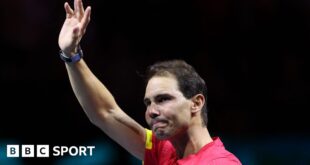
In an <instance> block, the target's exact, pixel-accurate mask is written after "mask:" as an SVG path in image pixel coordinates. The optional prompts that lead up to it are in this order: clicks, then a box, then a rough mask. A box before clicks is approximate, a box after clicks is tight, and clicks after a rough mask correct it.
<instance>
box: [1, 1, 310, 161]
mask: <svg viewBox="0 0 310 165" xmlns="http://www.w3.org/2000/svg"><path fill="white" fill-rule="evenodd" d="M63 3H64V1H60V0H58V1H40V0H14V1H1V2H0V18H1V19H0V20H1V25H0V46H1V50H2V53H1V62H0V81H1V86H0V91H1V92H0V95H1V101H0V103H1V108H0V142H1V143H0V164H6V163H7V164H13V161H16V163H21V164H36V163H37V162H39V163H40V164H42V163H43V164H57V163H58V164H61V163H63V164H70V163H68V162H70V161H71V160H67V161H68V162H65V160H64V159H65V158H49V159H35V158H34V159H9V160H8V159H6V158H4V157H5V150H4V149H5V145H6V144H10V143H17V144H50V145H87V144H90V145H93V144H96V145H98V148H100V147H101V149H102V150H100V151H102V152H99V151H98V152H97V154H98V155H97V156H98V157H99V158H101V159H104V160H105V161H107V160H108V159H109V158H111V160H110V162H108V163H107V162H106V163H104V162H103V161H104V160H102V163H103V164H117V163H119V162H123V164H124V162H125V163H126V164H135V163H130V162H131V160H132V159H133V158H132V157H131V156H130V155H129V154H128V153H127V152H126V151H124V150H123V149H122V148H120V147H119V146H118V145H117V144H116V143H114V142H112V140H111V139H109V138H108V137H107V136H106V135H105V134H104V133H103V132H101V131H100V130H99V129H98V128H96V127H95V126H94V125H92V124H91V123H90V122H89V120H88V119H87V117H86V115H85V114H84V112H83V111H82V109H81V107H80V105H79V104H78V102H77V100H76V98H75V96H74V94H73V92H72V90H71V87H70V84H69V81H68V77H67V73H66V70H65V66H64V64H63V62H62V61H61V60H60V59H59V56H58V51H59V48H58V44H57V40H58V34H59V31H60V29H61V26H62V23H63V21H64V19H65V12H64V9H63ZM70 4H72V2H70ZM84 4H85V5H91V6H92V17H91V18H92V19H91V23H90V24H89V27H88V30H87V33H86V35H85V37H84V38H83V40H82V43H81V45H82V48H83V50H84V52H85V58H84V59H85V61H86V62H87V63H88V65H89V67H90V68H91V69H92V71H93V72H94V73H95V75H97V77H98V78H99V79H100V80H102V82H103V83H104V84H105V85H106V86H107V87H108V88H109V89H110V91H111V92H112V94H113V95H114V96H115V98H116V100H117V101H118V103H119V105H120V106H121V108H123V109H124V111H126V113H128V114H129V115H130V116H132V117H133V118H134V119H135V120H137V121H138V122H139V123H141V124H142V125H143V126H145V127H146V126H147V125H146V123H145V121H144V111H145V108H144V105H143V102H142V100H143V95H144V83H143V79H142V78H141V77H140V76H139V75H140V74H142V73H143V71H144V70H145V68H146V67H147V66H148V65H149V64H152V63H154V62H156V61H158V60H165V59H173V58H181V59H184V60H186V61H187V62H188V63H190V64H192V65H193V66H194V67H195V68H196V70H197V71H198V72H199V73H200V75H201V76H202V77H203V78H204V79H205V80H206V82H207V86H208V100H207V101H208V107H209V126H208V127H209V130H210V132H211V135H212V136H220V137H222V140H223V141H224V143H225V144H226V147H227V148H228V150H230V151H232V152H233V153H235V154H236V155H237V156H238V157H239V158H240V159H241V161H242V162H243V163H244V164H250V165H257V164H264V165H265V164H273V165H274V164H298V165H299V164H309V163H310V159H309V153H310V149H309V145H310V140H309V137H310V136H309V119H308V115H306V114H307V111H309V92H310V85H309V72H308V69H309V54H310V51H309V50H310V49H309V45H310V42H309V41H310V33H309V32H310V3H309V2H308V1H306V0H296V1H287V0H284V1H275V0H269V1H267V0H256V1H254V0H244V1H242V0H236V1H228V0H216V1H215V0H214V1H210V0H193V1H190V0H186V1H185V0H181V1H176V0H167V1H163V0H157V1H156V0H144V1H142V0H131V1H127V0H117V1H115V0H105V1H99V0H97V1H89V0H87V1H84ZM104 152H106V154H104ZM113 153H114V154H113ZM107 154H110V155H114V156H115V157H114V159H112V158H113V156H109V157H103V158H102V155H107ZM68 159H70V157H69V158H68ZM101 159H98V161H99V162H100V161H101ZM91 160H95V158H94V157H93V158H89V160H88V161H91ZM8 161H11V162H10V163H8ZM62 161H63V162H62ZM72 161H73V160H72ZM86 161H87V160H86ZM64 162H65V163H64ZM78 162H79V163H81V164H83V161H80V160H79V161H78ZM133 162H135V160H134V159H133ZM73 163H74V164H78V163H77V162H73ZM86 164H87V163H86ZM88 164H89V163H88ZM90 164H92V163H90Z"/></svg>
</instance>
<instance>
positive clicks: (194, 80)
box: [146, 60, 208, 126]
mask: <svg viewBox="0 0 310 165" xmlns="http://www.w3.org/2000/svg"><path fill="white" fill-rule="evenodd" d="M169 75H173V76H175V78H176V80H177V82H178V86H179V90H180V91H181V92H182V93H183V95H184V97H185V98H187V99H189V98H191V97H193V96H195V95H196V94H203V96H204V97H205V99H206V100H207V86H206V83H205V81H204V80H203V79H202V78H201V77H200V76H199V74H198V73H197V72H196V70H195V69H194V68H193V67H192V66H191V65H189V64H188V63H186V62H185V61H183V60H169V61H161V62H157V63H155V64H153V65H151V66H149V67H148V69H147V72H146V82H148V81H149V80H150V79H151V78H152V77H154V76H169ZM201 111H202V112H201V117H202V119H203V123H202V124H203V125H204V126H206V125H207V121H208V116H207V106H206V103H205V104H204V105H203V107H202V110H201Z"/></svg>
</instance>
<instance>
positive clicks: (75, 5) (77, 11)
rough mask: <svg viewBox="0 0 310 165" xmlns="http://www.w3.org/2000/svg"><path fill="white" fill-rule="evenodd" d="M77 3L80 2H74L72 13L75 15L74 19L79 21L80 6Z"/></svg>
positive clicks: (76, 0)
mask: <svg viewBox="0 0 310 165" xmlns="http://www.w3.org/2000/svg"><path fill="white" fill-rule="evenodd" d="M79 1H81V0H74V13H75V16H76V18H77V19H79V20H80V18H81V15H80V13H81V12H80V10H81V9H80V5H79Z"/></svg>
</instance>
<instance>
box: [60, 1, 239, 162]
mask: <svg viewBox="0 0 310 165" xmlns="http://www.w3.org/2000/svg"><path fill="white" fill-rule="evenodd" d="M64 7H65V11H66V20H65V22H64V25H63V27H62V29H61V32H60V35H59V41H58V43H59V47H60V49H61V50H62V51H61V53H60V56H61V59H63V60H64V61H65V63H66V68H67V71H68V75H69V79H70V83H71V86H72V88H73V91H74V93H75V95H76V97H77V99H78V101H79V102H80V104H81V106H82V108H83V110H84V111H85V113H86V115H87V116H88V118H89V119H90V121H91V122H92V123H93V124H95V125H96V126H98V127H99V128H100V129H102V130H103V131H104V132H105V133H106V134H107V135H108V136H109V137H111V138H112V139H113V140H115V141H116V142H117V143H118V144H120V145H121V146H122V147H124V148H125V149H126V150H128V151H129V152H130V153H131V154H133V155H134V156H136V157H137V158H139V159H140V160H143V161H144V164H145V165H153V164H154V165H174V164H179V165H188V164H193V165H199V164H214V165H219V164H221V165H222V164H223V165H224V164H225V165H231V164H233V165H238V164H241V163H240V161H239V160H238V159H237V158H236V157H235V156H234V155H233V154H232V153H230V152H228V151H227V150H226V149H225V148H224V146H223V144H222V142H221V141H220V139H219V138H218V137H216V138H211V136H210V134H209V132H208V129H207V116H206V115H207V112H206V85H205V82H204V80H203V79H201V78H200V76H199V75H198V74H197V73H196V71H195V70H194V69H193V67H191V66H190V65H188V64H187V63H186V62H184V61H181V60H172V61H166V62H160V63H157V64H155V65H153V66H151V67H150V68H149V72H148V77H147V86H146V91H145V98H144V103H145V105H146V112H145V118H146V121H147V123H148V124H149V125H150V128H151V129H152V130H148V129H144V128H143V127H142V126H141V125H139V124H138V123H137V122H136V121H134V120H133V119H132V118H130V117H129V116H128V115H127V114H125V113H124V111H123V110H121V109H120V107H119V106H118V104H117V103H116V101H115V99H114V98H113V96H112V94H111V93H110V92H109V90H108V89H107V88H106V87H105V86H104V85H103V84H102V83H101V82H100V81H99V80H98V79H97V78H96V77H95V75H93V73H92V72H91V71H90V69H89V68H88V67H87V65H86V63H85V61H84V60H83V59H82V51H81V48H80V47H79V43H80V41H81V39H82V36H83V35H84V34H85V31H86V27H87V25H88V23H89V21H90V14H91V8H90V7H87V8H86V9H85V10H84V7H83V4H82V1H81V0H74V10H73V9H72V8H71V7H70V6H69V4H68V3H65V5H64ZM128 139H130V141H128Z"/></svg>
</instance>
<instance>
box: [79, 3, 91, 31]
mask: <svg viewBox="0 0 310 165" xmlns="http://www.w3.org/2000/svg"><path fill="white" fill-rule="evenodd" d="M90 14H91V7H90V6H88V7H87V8H86V10H85V13H84V15H83V18H82V20H81V31H82V32H83V33H84V32H85V30H86V28H87V25H88V23H89V22H90Z"/></svg>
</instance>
